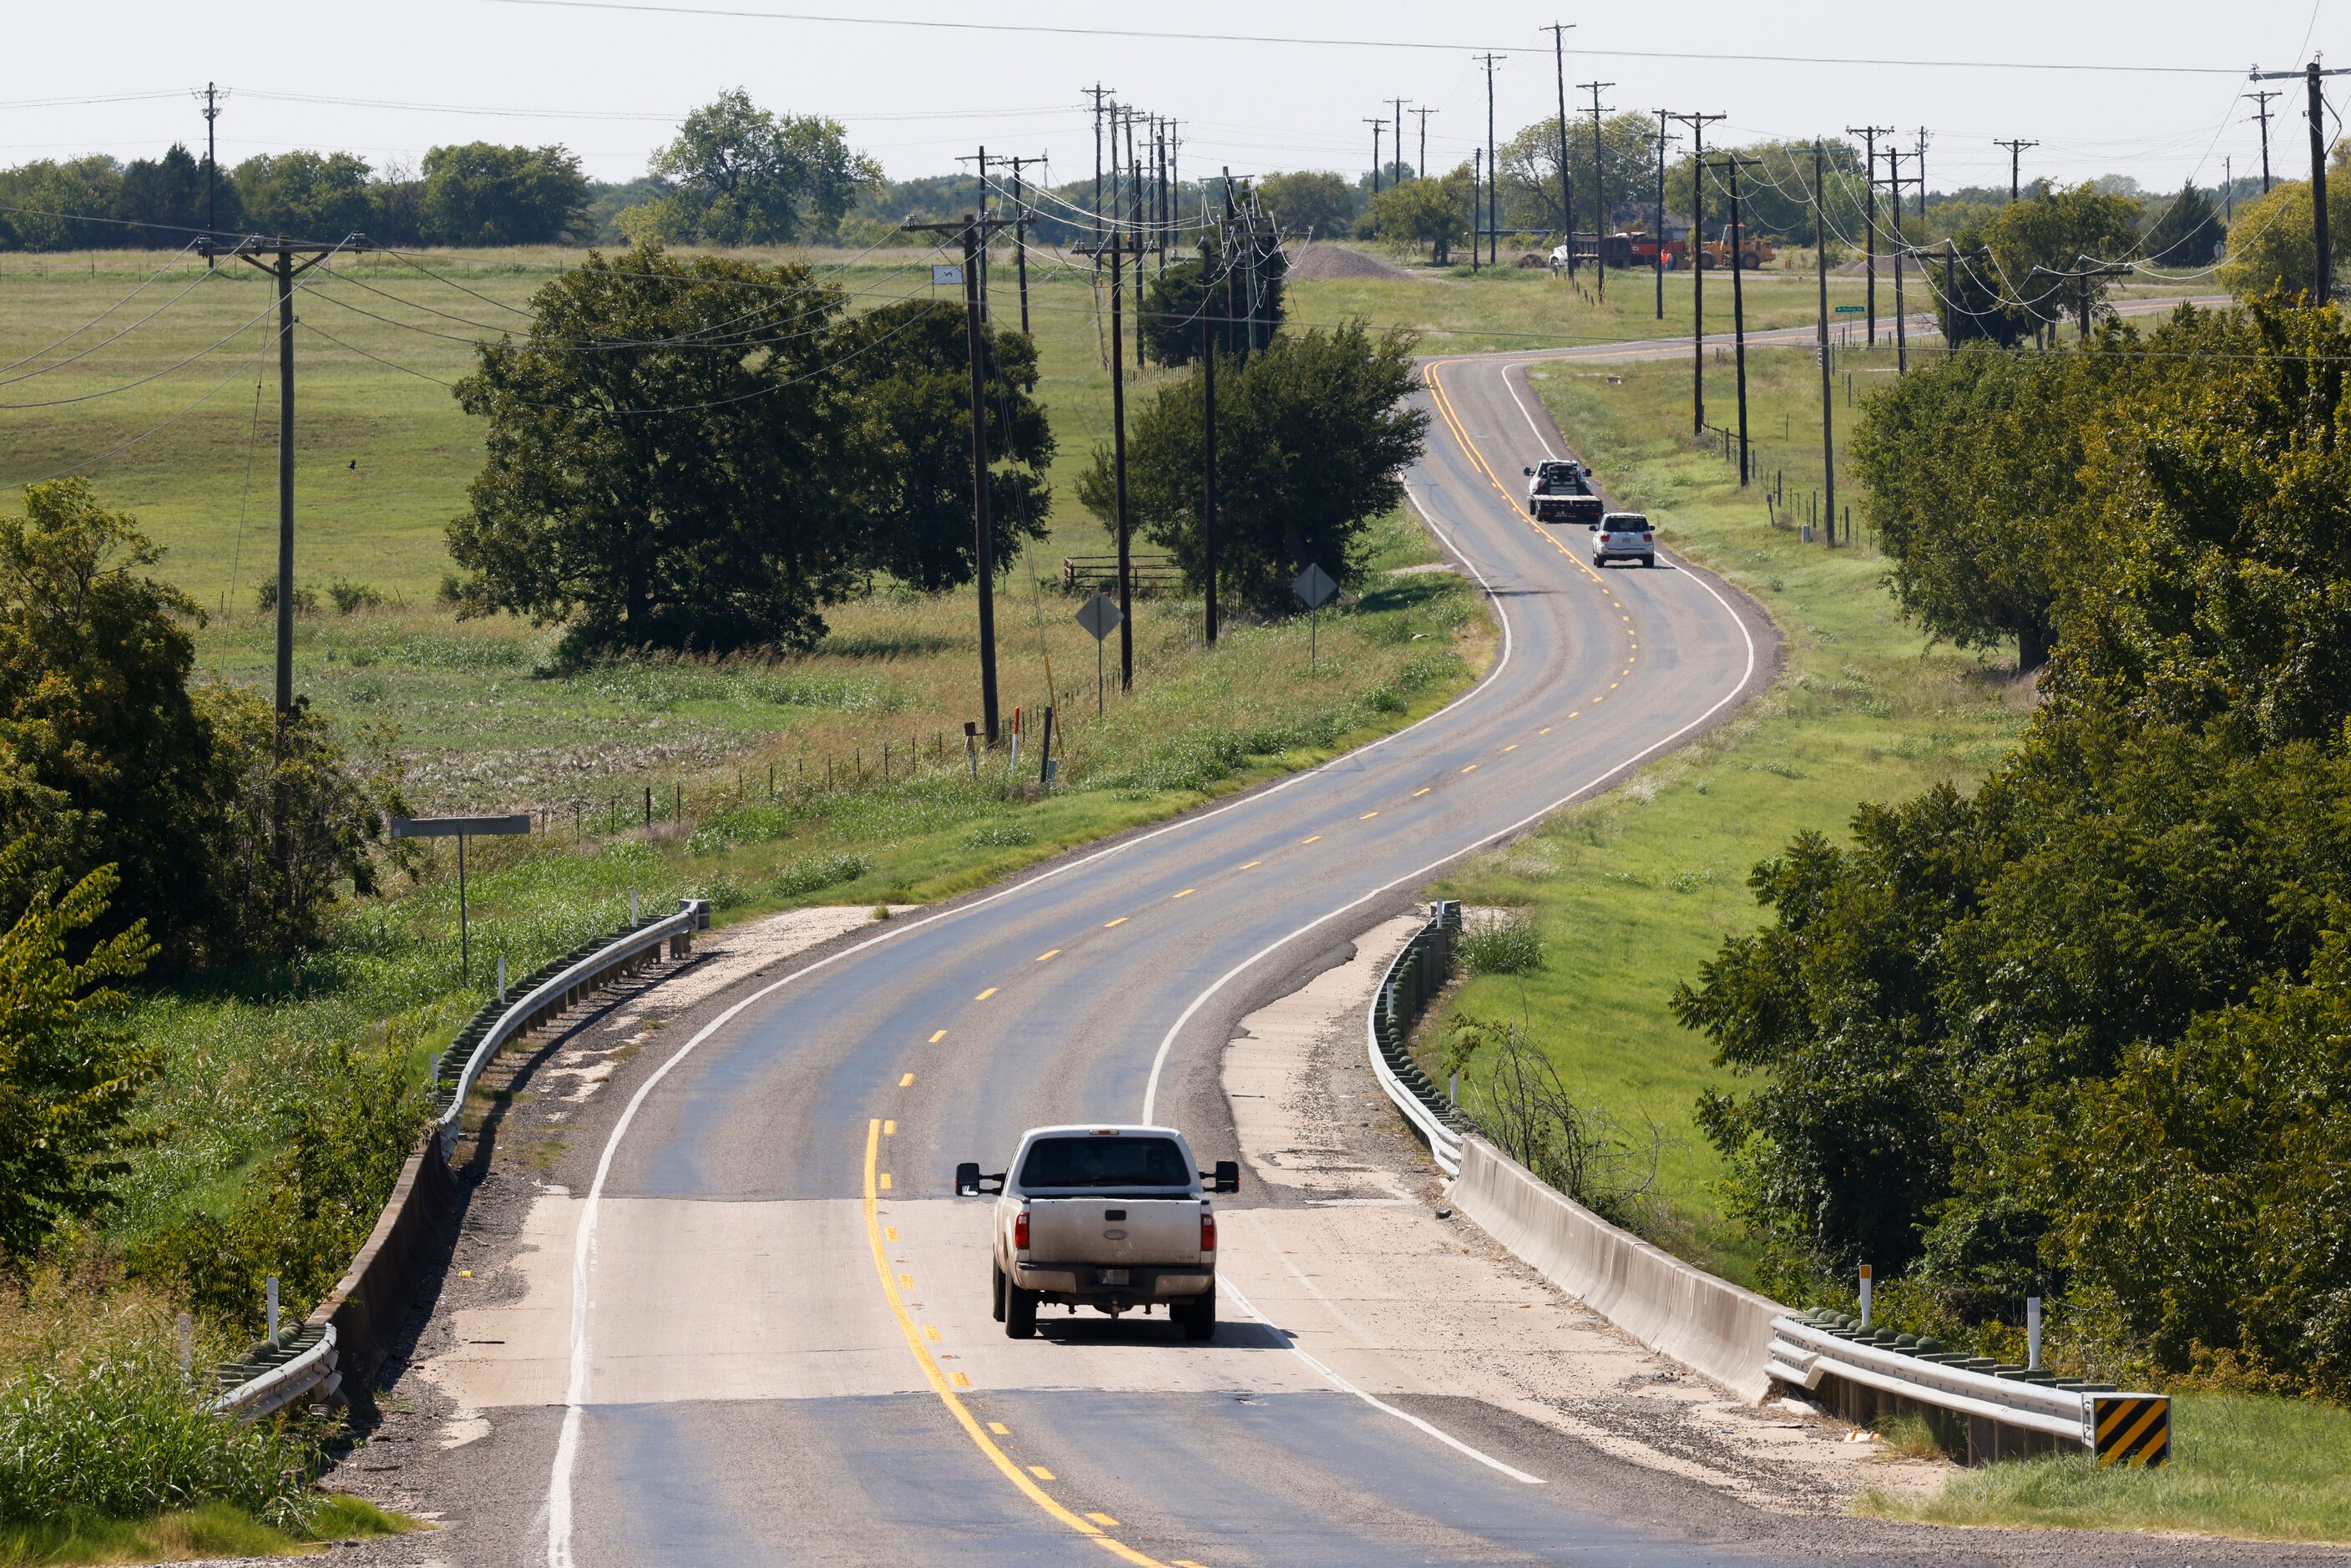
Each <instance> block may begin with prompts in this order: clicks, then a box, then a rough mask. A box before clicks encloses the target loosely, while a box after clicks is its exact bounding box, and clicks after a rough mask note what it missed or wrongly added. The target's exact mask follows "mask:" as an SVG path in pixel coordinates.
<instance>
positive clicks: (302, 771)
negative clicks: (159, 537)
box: [0, 479, 397, 967]
mask: <svg viewBox="0 0 2351 1568" xmlns="http://www.w3.org/2000/svg"><path fill="white" fill-rule="evenodd" d="M161 558H162V551H161V550H159V549H156V547H155V546H154V544H153V543H152V542H151V541H150V540H149V539H148V538H147V537H146V536H145V535H144V534H143V533H141V531H140V530H139V528H138V525H137V523H136V522H135V521H134V520H133V519H132V518H131V517H129V516H128V515H126V514H123V513H120V512H113V511H109V510H108V509H106V508H105V507H102V506H100V505H99V502H98V500H97V497H96V496H95V495H94V494H93V493H92V492H91V490H90V488H89V485H88V484H87V482H85V481H82V480H78V479H64V480H55V481H51V482H49V483H47V484H42V485H36V486H29V487H28V488H27V489H26V492H25V511H24V515H23V516H21V517H0V712H5V718H0V834H5V837H6V838H7V839H8V840H10V841H17V840H26V841H31V842H33V843H34V844H35V845H36V846H37V847H36V849H35V850H34V851H33V852H31V859H32V863H33V864H34V865H35V866H36V867H37V868H38V870H39V871H40V873H42V874H46V873H47V871H49V870H50V869H53V868H54V869H57V870H58V871H60V873H62V874H63V875H65V876H67V877H69V878H79V877H83V876H86V875H88V874H89V873H91V872H92V871H94V870H96V869H98V868H99V867H101V866H114V867H117V868H119V870H120V873H121V877H122V883H121V887H120V891H119V893H118V894H116V895H115V896H113V897H112V898H111V900H110V902H111V904H112V905H113V908H112V915H113V917H114V918H115V919H116V920H118V921H131V922H141V923H143V926H144V928H145V929H146V930H147V931H149V932H151V933H152V935H153V936H155V938H156V939H157V941H158V943H159V944H160V946H159V951H160V953H161V954H162V956H163V957H164V958H165V959H166V961H168V962H170V963H171V964H172V965H174V966H177V967H197V966H202V965H218V964H225V963H231V962H235V961H237V960H240V959H244V958H248V957H253V956H276V955H282V954H285V953H287V952H291V951H293V950H295V949H296V948H298V947H300V946H306V945H308V944H309V943H312V942H315V941H316V940H318V939H319V937H320V936H322V935H323V934H324V932H325V929H326V926H325V922H326V920H327V918H328V915H329V910H330V908H331V906H332V902H333V898H334V895H335V893H336V890H337V888H338V887H339V886H340V884H342V883H350V884H351V885H353V886H354V887H355V888H356V889H357V890H359V891H360V892H366V891H368V890H369V889H370V888H371V885H372V880H371V864H370V860H369V855H368V849H369V845H370V844H371V842H372V841H374V840H376V839H378V838H380V837H381V832H382V812H383V810H384V809H385V808H386V807H391V808H392V809H397V797H396V793H387V792H385V791H381V790H378V789H374V788H373V787H371V786H370V785H369V784H367V783H366V782H364V781H363V780H360V779H358V778H356V777H355V776H353V774H352V773H351V771H350V767H349V764H348V762H347V759H346V758H345V757H344V754H343V752H342V750H341V748H340V747H339V746H337V745H336V744H335V742H334V741H333V740H332V738H331V737H330V736H329V734H328V732H327V728H326V726H325V725H324V724H323V722H322V721H320V720H319V718H318V717H317V716H314V715H312V714H310V713H309V712H308V710H307V709H303V708H298V709H297V711H296V712H295V713H293V714H291V715H289V716H287V717H286V718H284V719H282V720H281V719H280V718H279V717H278V716H277V715H276V714H275V713H274V712H273V711H272V710H271V708H270V706H269V705H267V704H266V703H265V702H263V701H261V700H260V699H259V698H257V697H255V696H254V695H251V694H249V693H246V692H241V691H235V690H230V689H227V688H220V687H210V688H206V689H204V690H203V691H197V692H192V691H191V690H190V688H189V685H188V678H189V675H190V674H191V673H192V671H193V667H194V663H195V650H194V643H193V639H192V638H191V637H190V635H189V632H188V627H189V626H190V625H191V624H193V623H197V622H201V621H202V619H203V617H202V614H201V612H199V611H198V610H197V608H196V606H195V605H194V604H193V602H191V601H189V600H188V599H187V598H186V596H185V595H183V594H182V593H181V592H180V591H178V590H177V589H175V588H172V587H171V586H169V585H168V584H166V583H163V582H161V581H158V580H156V579H154V578H152V577H150V576H148V575H146V574H145V573H144V571H143V570H142V569H144V568H146V567H149V566H152V565H153V564H154V563H155V562H156V561H157V560H159V559H161ZM34 892H35V889H34V887H33V886H31V885H29V884H26V885H11V884H8V883H5V882H0V898H5V899H7V900H10V901H18V900H22V899H25V898H28V897H31V896H32V895H33V894H34Z"/></svg>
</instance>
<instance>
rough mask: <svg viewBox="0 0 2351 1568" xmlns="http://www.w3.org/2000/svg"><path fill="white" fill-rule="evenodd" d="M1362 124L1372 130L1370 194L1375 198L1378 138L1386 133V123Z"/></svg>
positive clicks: (1373, 121)
mask: <svg viewBox="0 0 2351 1568" xmlns="http://www.w3.org/2000/svg"><path fill="white" fill-rule="evenodd" d="M1364 124H1365V125H1368V126H1370V127H1371V128H1372V194H1373V195H1374V196H1376V195H1378V194H1379V193H1380V138H1381V137H1382V136H1384V135H1385V134H1386V133H1387V129H1388V122H1387V120H1385V119H1384V118H1382V119H1379V120H1364Z"/></svg>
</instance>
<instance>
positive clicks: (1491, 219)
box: [1471, 55, 1575, 267]
mask: <svg viewBox="0 0 2351 1568" xmlns="http://www.w3.org/2000/svg"><path fill="white" fill-rule="evenodd" d="M1472 58H1474V59H1476V60H1477V61H1478V63H1479V64H1480V65H1482V66H1484V67H1485V68H1486V261H1487V264H1488V265H1489V266H1491V267H1499V266H1501V265H1502V257H1501V252H1500V251H1499V250H1497V249H1496V248H1495V246H1497V245H1498V244H1499V240H1500V234H1499V229H1500V225H1501V222H1502V218H1501V204H1500V203H1499V202H1498V201H1497V200H1496V199H1495V191H1496V189H1497V188H1498V187H1499V185H1500V184H1501V183H1502V181H1501V173H1502V166H1501V165H1500V164H1499V163H1497V162H1494V68H1495V67H1496V66H1498V65H1500V64H1501V63H1502V57H1501V56H1499V55H1476V56H1473V57H1472ZM1560 123H1561V124H1562V125H1564V124H1565V123H1567V122H1566V121H1565V120H1561V121H1560ZM1475 238H1476V236H1475V235H1472V236H1471V239H1472V243H1473V244H1474V243H1475ZM1567 254H1568V255H1570V256H1573V255H1574V254H1575V247H1574V246H1572V245H1571V246H1568V247H1567Z"/></svg>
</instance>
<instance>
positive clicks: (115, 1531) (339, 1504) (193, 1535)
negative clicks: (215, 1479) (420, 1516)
mask: <svg viewBox="0 0 2351 1568" xmlns="http://www.w3.org/2000/svg"><path fill="white" fill-rule="evenodd" d="M417 1527H418V1525H417V1521H415V1520H413V1519H410V1518H408V1517H406V1516H405V1515H403V1514H398V1513H392V1512H389V1511H385V1510H383V1509H380V1508H378V1507H376V1506H375V1505H374V1504H373V1503H371V1502H369V1501H368V1500H365V1499H364V1498H358V1497H353V1496H351V1495H350V1493H348V1492H332V1493H329V1494H326V1495H324V1496H322V1497H320V1498H319V1500H318V1501H317V1502H316V1504H315V1505H314V1506H313V1507H312V1508H311V1510H310V1512H309V1518H308V1521H306V1522H305V1523H304V1524H303V1525H301V1526H300V1527H299V1528H297V1529H293V1530H280V1529H278V1528H277V1527H276V1526H274V1525H268V1524H264V1523H262V1522H261V1521H259V1520H257V1519H255V1518H254V1517H253V1516H252V1515H251V1514H249V1513H246V1511H244V1510H243V1509H240V1508H236V1507H235V1506H233V1505H231V1504H229V1503H225V1502H208V1503H204V1504H202V1505H200V1506H198V1507H195V1508H191V1509H179V1510H174V1511H172V1512H169V1513H161V1514H156V1515H154V1516H152V1518H147V1519H131V1520H122V1519H102V1518H73V1519H65V1520H58V1521H52V1522H49V1523H46V1524H37V1525H21V1526H14V1527H9V1526H0V1568H68V1565H69V1564H70V1565H79V1564H83V1563H193V1562H199V1561H211V1560H215V1559H219V1558H223V1557H307V1556H311V1555H314V1554H316V1553H318V1552H324V1551H326V1550H327V1549H328V1548H329V1546H330V1545H332V1544H334V1543H335V1542H360V1541H369V1540H373V1539H375V1538H377V1537H379V1536H385V1535H404V1534H406V1533H407V1532H408V1531H412V1530H414V1529H416V1528H417Z"/></svg>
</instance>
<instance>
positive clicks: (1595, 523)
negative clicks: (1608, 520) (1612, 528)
mask: <svg viewBox="0 0 2351 1568" xmlns="http://www.w3.org/2000/svg"><path fill="white" fill-rule="evenodd" d="M1583 526H1584V527H1585V528H1590V529H1591V530H1592V531H1593V533H1598V532H1599V531H1600V519H1599V518H1597V517H1594V518H1593V519H1592V521H1590V522H1588V523H1586V524H1584V525H1583Z"/></svg>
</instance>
